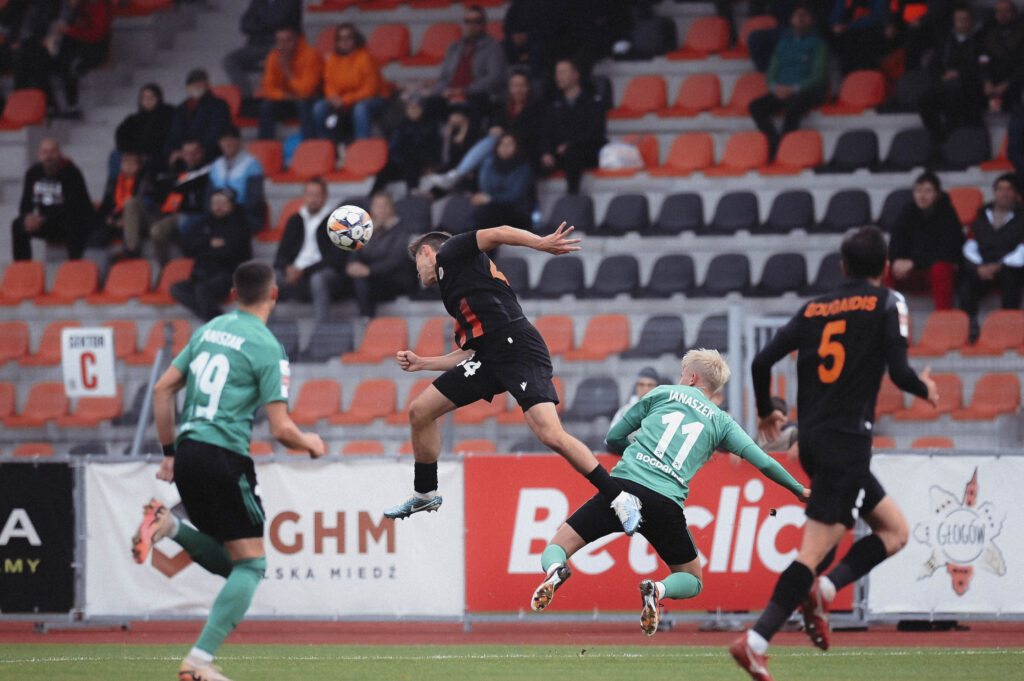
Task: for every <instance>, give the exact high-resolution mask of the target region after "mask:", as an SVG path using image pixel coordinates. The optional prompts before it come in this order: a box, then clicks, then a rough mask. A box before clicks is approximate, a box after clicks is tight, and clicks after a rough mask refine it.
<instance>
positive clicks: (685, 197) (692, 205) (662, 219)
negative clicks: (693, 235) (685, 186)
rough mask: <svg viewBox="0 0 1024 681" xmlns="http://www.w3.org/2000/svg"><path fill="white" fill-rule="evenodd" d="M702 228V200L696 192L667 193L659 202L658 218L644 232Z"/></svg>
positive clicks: (664, 232) (675, 232)
mask: <svg viewBox="0 0 1024 681" xmlns="http://www.w3.org/2000/svg"><path fill="white" fill-rule="evenodd" d="M702 229H704V201H703V200H702V199H701V197H700V194H698V193H696V192H681V193H678V194H669V195H668V196H666V197H665V201H664V202H663V203H662V204H661V210H660V211H659V212H658V220H657V222H655V223H654V224H653V225H652V226H651V229H650V230H649V231H647V232H645V234H648V235H651V236H662V235H673V234H679V233H680V232H699V231H700V230H702Z"/></svg>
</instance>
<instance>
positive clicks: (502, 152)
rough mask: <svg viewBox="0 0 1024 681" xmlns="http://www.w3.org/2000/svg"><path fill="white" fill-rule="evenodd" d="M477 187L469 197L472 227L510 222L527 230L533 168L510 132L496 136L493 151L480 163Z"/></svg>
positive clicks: (532, 184)
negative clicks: (471, 206) (476, 190)
mask: <svg viewBox="0 0 1024 681" xmlns="http://www.w3.org/2000/svg"><path fill="white" fill-rule="evenodd" d="M479 185H480V189H479V191H478V192H476V193H475V194H473V196H471V197H470V202H471V203H472V204H473V205H474V206H475V208H474V209H473V218H472V224H473V226H474V227H494V226H496V225H512V226H513V227H519V228H520V229H530V226H531V222H530V213H531V212H532V211H533V205H534V182H533V167H532V166H531V164H530V161H529V159H527V158H524V157H523V155H522V154H520V153H519V142H518V140H516V138H515V136H514V135H512V134H511V133H505V134H503V135H501V136H500V137H499V138H498V145H497V146H496V147H495V148H494V153H493V154H492V155H490V156H488V157H487V158H486V159H484V162H483V165H481V166H480V177H479Z"/></svg>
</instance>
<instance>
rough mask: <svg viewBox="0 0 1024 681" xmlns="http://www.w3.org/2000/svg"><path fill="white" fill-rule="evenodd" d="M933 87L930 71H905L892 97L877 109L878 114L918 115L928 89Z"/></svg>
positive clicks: (897, 82)
mask: <svg viewBox="0 0 1024 681" xmlns="http://www.w3.org/2000/svg"><path fill="white" fill-rule="evenodd" d="M931 85H932V75H931V73H929V71H928V69H911V70H910V71H905V72H904V73H903V75H902V76H900V77H899V80H897V81H896V87H895V88H894V89H893V93H892V97H890V98H889V99H888V100H886V101H885V102H882V104H881V105H879V107H878V108H877V109H876V111H878V113H917V109H918V104H919V102H920V101H921V95H923V94H924V93H925V92H926V91H927V90H928V88H930V87H931Z"/></svg>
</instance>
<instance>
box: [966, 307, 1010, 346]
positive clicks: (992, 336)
mask: <svg viewBox="0 0 1024 681" xmlns="http://www.w3.org/2000/svg"><path fill="white" fill-rule="evenodd" d="M1022 338H1024V311H1022V310H992V311H991V312H989V313H988V316H987V317H985V321H984V322H982V325H981V333H980V334H979V335H978V342H977V343H975V344H974V345H966V346H964V347H962V348H960V354H961V355H965V356H976V355H1001V354H1003V353H1004V352H1006V351H1008V350H1018V349H1019V348H1020V346H1021V339H1022Z"/></svg>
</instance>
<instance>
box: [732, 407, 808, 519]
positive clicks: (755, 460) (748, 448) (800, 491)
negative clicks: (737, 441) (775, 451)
mask: <svg viewBox="0 0 1024 681" xmlns="http://www.w3.org/2000/svg"><path fill="white" fill-rule="evenodd" d="M737 428H739V427H738V426H737ZM743 435H744V437H746V438H747V443H746V444H744V446H742V447H737V448H736V449H731V448H729V447H727V449H729V451H731V452H733V453H734V454H736V456H739V457H740V458H743V459H746V460H747V461H749V462H750V463H752V464H753V465H754V467H755V468H757V470H759V471H761V475H763V476H765V477H766V478H768V479H769V480H771V481H772V482H774V483H776V484H778V485H781V486H782V487H785V488H786V489H788V490H789V491H790V492H792V493H793V494H794V495H796V498H797V499H799V500H800V501H802V502H806V501H807V499H808V498H810V495H811V492H810V490H809V489H807V488H805V487H804V486H803V485H801V484H800V483H799V482H797V481H796V478H794V477H793V476H792V475H790V474H789V471H787V470H786V469H785V468H783V467H782V465H781V464H779V462H778V461H776V460H775V459H773V458H772V457H770V456H768V455H767V454H765V453H764V451H763V450H762V449H761V448H760V447H758V446H757V445H756V444H754V441H753V440H751V439H750V438H749V436H747V435H746V433H743Z"/></svg>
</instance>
